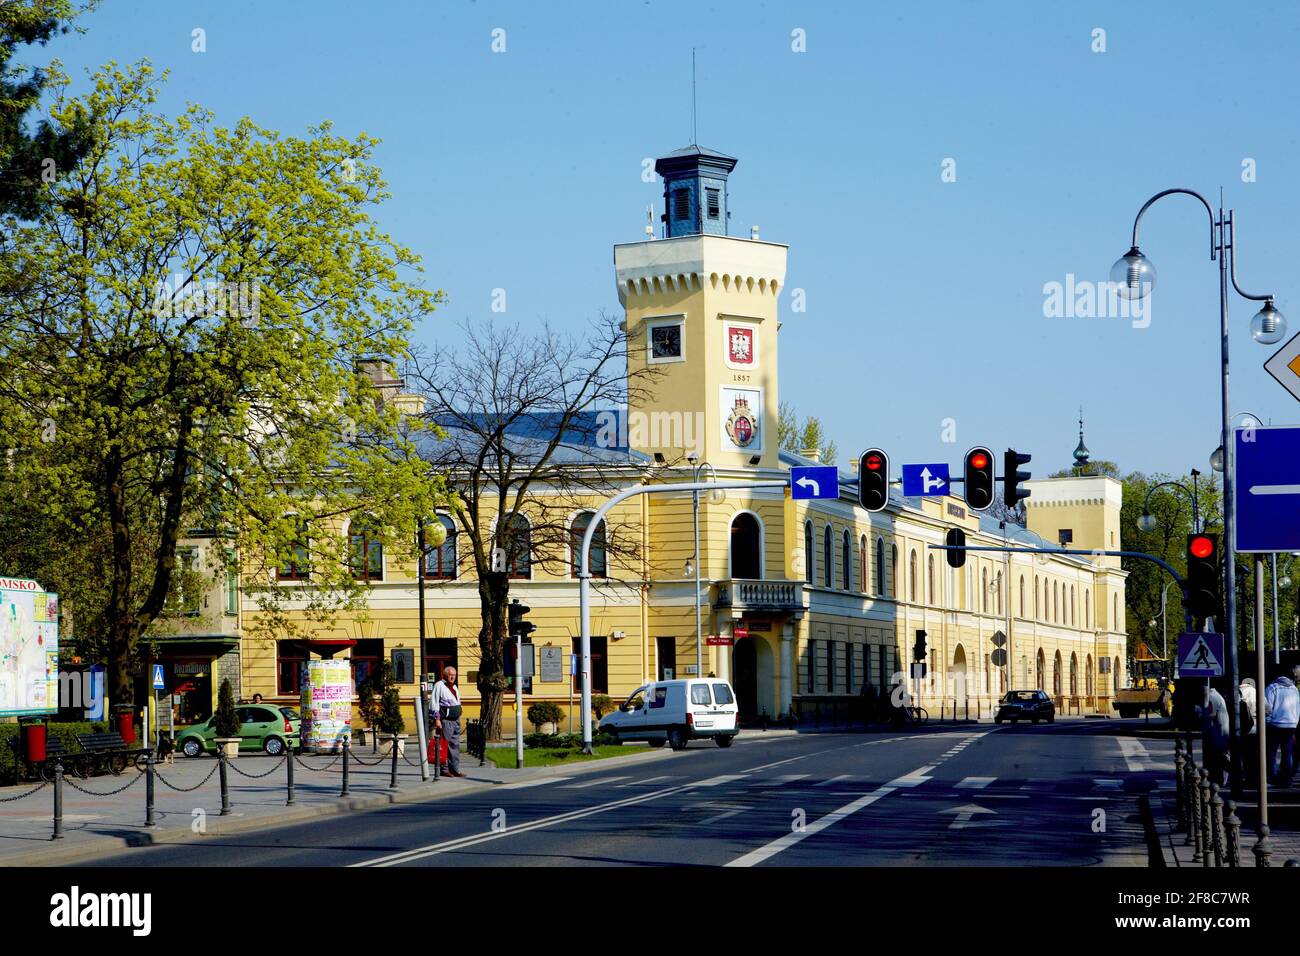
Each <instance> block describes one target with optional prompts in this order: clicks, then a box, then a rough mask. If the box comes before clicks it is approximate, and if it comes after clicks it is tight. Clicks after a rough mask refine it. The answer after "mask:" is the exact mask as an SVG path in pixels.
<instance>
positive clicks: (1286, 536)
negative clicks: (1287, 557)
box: [1233, 425, 1300, 553]
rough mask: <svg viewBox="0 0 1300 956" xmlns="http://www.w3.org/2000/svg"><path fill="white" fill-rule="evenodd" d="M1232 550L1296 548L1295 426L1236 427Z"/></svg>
mask: <svg viewBox="0 0 1300 956" xmlns="http://www.w3.org/2000/svg"><path fill="white" fill-rule="evenodd" d="M1233 442H1234V443H1235V447H1236V453H1237V468H1236V472H1235V475H1236V481H1237V486H1236V488H1235V490H1234V492H1233V498H1234V499H1235V500H1236V503H1237V531H1236V541H1234V542H1233V544H1234V545H1235V547H1236V549H1237V550H1238V551H1248V552H1256V553H1261V552H1264V553H1266V552H1270V551H1300V426H1294V425H1282V426H1276V427H1262V426H1261V427H1257V428H1239V429H1237V430H1236V431H1235V432H1234V433H1233Z"/></svg>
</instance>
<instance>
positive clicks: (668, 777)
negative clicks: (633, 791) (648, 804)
mask: <svg viewBox="0 0 1300 956" xmlns="http://www.w3.org/2000/svg"><path fill="white" fill-rule="evenodd" d="M674 776H675V775H674V774H671V773H665V774H660V775H659V776H658V777H646V778H645V779H643V780H633V781H631V782H629V783H620V784H619V785H618V786H617V787H615V788H614V789H615V790H623V789H625V788H627V787H640V786H643V785H645V784H647V783H654V782H655V781H656V780H672V779H673V778H674Z"/></svg>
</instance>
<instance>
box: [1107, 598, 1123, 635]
mask: <svg viewBox="0 0 1300 956" xmlns="http://www.w3.org/2000/svg"><path fill="white" fill-rule="evenodd" d="M1111 604H1112V605H1113V606H1114V608H1115V616H1114V619H1113V620H1112V621H1111V625H1110V629H1111V630H1112V631H1118V630H1119V629H1120V626H1121V625H1120V621H1119V595H1118V594H1115V595H1113V596H1112V597H1111Z"/></svg>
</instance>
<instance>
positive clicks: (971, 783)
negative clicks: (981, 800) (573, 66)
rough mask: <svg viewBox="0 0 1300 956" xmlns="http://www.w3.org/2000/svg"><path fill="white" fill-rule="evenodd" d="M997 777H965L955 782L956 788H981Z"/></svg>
mask: <svg viewBox="0 0 1300 956" xmlns="http://www.w3.org/2000/svg"><path fill="white" fill-rule="evenodd" d="M996 779H998V778H997V777H967V778H966V779H964V780H962V781H961V782H960V783H958V784H957V789H958V790H983V789H984V788H985V787H987V786H988V785H989V784H991V783H992V782H993V781H994V780H996Z"/></svg>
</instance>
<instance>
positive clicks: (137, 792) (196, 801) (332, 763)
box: [0, 744, 671, 866]
mask: <svg viewBox="0 0 1300 956" xmlns="http://www.w3.org/2000/svg"><path fill="white" fill-rule="evenodd" d="M627 749H628V750H629V751H632V753H630V754H628V755H627V756H621V755H620V756H617V757H610V758H607V759H603V760H592V761H586V762H583V763H578V764H569V765H564V766H556V767H528V768H524V769H522V770H516V769H514V768H510V769H498V768H496V767H494V766H493V765H492V764H491V762H487V763H485V764H484V765H483V766H482V767H480V766H478V761H477V760H474V759H469V758H467V757H462V758H461V771H462V772H463V773H464V774H465V776H464V777H461V778H447V777H441V778H439V779H438V780H436V781H435V780H434V779H433V778H432V776H430V779H429V781H428V782H427V783H426V782H423V781H421V779H420V768H419V765H418V760H417V757H416V754H415V748H413V747H408V749H407V751H406V754H405V756H404V757H402V758H399V759H398V762H397V771H398V772H397V782H398V789H397V790H390V789H388V785H389V782H390V779H391V773H392V761H391V758H389V759H381V758H380V756H379V755H378V754H376V753H373V752H371V751H370V750H369V749H368V748H365V747H360V748H357V749H356V750H355V751H354V752H353V754H352V757H351V758H350V759H349V767H348V796H346V797H342V796H340V795H339V794H340V790H341V789H342V784H343V768H342V761H341V759H340V758H336V757H326V756H316V755H299V756H298V757H297V758H296V761H297V762H296V763H295V764H294V805H293V806H286V798H287V793H288V788H287V768H286V766H285V760H284V758H283V757H276V758H272V757H267V756H264V755H261V754H256V755H247V756H240V757H237V758H236V759H234V760H232V761H230V763H229V775H228V780H229V792H230V804H231V812H230V814H229V815H227V816H224V817H223V816H221V789H220V782H219V774H218V772H217V765H218V762H217V760H216V758H214V757H200V758H194V759H191V758H185V757H177V758H176V762H175V763H172V764H165V763H164V764H160V765H159V766H158V768H157V771H158V772H157V774H156V777H155V782H154V819H155V820H156V822H157V825H156V826H153V827H146V826H145V825H144V821H145V786H146V783H145V774H144V773H141V772H138V771H136V770H134V769H127V770H125V771H123V772H122V774H121V776H116V777H114V776H109V775H105V776H100V777H91V778H90V779H88V780H80V779H77V778H75V777H65V778H64V788H63V839H60V840H52V839H51V834H52V833H53V807H54V785H53V784H52V783H47V784H37V783H24V784H21V785H19V786H17V787H14V786H4V787H0V866H49V865H61V864H70V863H76V862H79V861H85V860H90V859H97V858H101V857H104V856H108V855H111V854H114V853H118V852H121V851H122V850H124V849H126V848H129V847H136V846H149V845H151V844H161V843H180V842H186V841H189V840H202V839H204V837H214V836H218V837H219V836H230V835H232V834H237V833H245V832H248V831H251V830H257V829H262V828H266V827H279V826H286V825H289V824H293V823H300V822H303V821H306V820H311V819H315V818H318V817H324V816H331V815H333V814H338V813H345V812H347V811H349V810H367V809H374V808H377V807H382V806H387V805H389V804H400V803H418V802H422V801H427V800H437V799H440V798H443V797H450V796H457V795H460V794H464V793H467V792H471V791H475V790H484V789H488V788H491V787H493V786H496V785H501V784H514V785H520V784H524V785H530V784H533V783H536V782H541V781H544V780H545V779H546V778H547V777H550V776H554V775H556V774H561V773H562V774H564V775H565V776H570V775H573V774H577V773H591V772H599V771H607V770H609V769H610V768H611V767H614V766H624V765H626V764H628V763H641V762H644V761H647V760H655V759H659V758H661V757H663V756H664V755H666V754H668V753H670V752H671V751H669V750H667V749H666V748H665V749H662V750H660V749H657V748H649V747H644V748H643V747H637V746H635V745H632V744H629V745H627ZM637 751H641V752H639V753H638V752H637ZM407 758H409V762H408V759H407ZM308 767H310V768H312V769H307V768H308Z"/></svg>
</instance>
